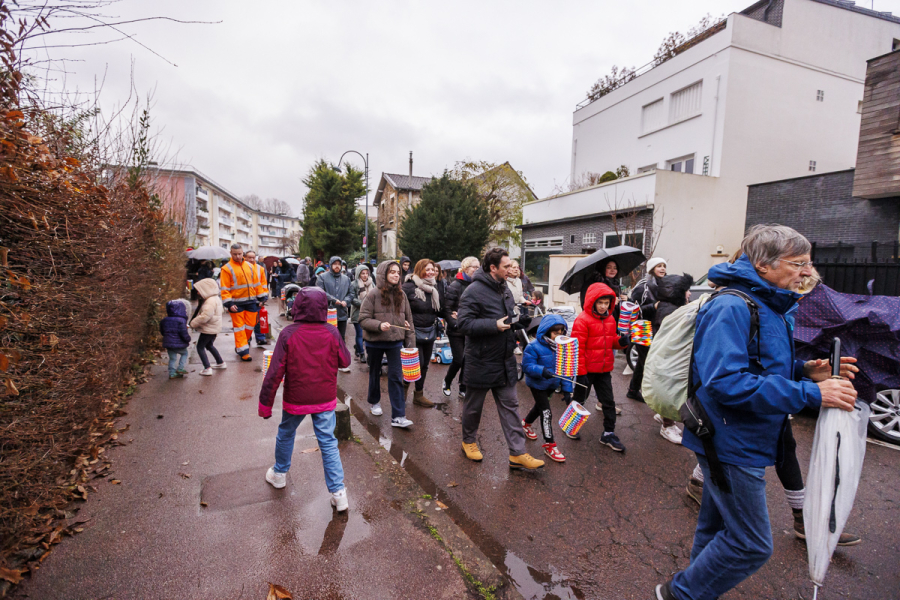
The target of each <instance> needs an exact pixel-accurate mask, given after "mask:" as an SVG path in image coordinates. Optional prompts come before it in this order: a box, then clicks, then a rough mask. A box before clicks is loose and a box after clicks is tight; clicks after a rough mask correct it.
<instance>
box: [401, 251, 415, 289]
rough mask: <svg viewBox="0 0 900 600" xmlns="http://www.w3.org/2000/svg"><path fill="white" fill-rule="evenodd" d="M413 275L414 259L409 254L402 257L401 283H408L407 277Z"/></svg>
mask: <svg viewBox="0 0 900 600" xmlns="http://www.w3.org/2000/svg"><path fill="white" fill-rule="evenodd" d="M410 275H412V261H411V260H409V257H408V256H401V257H400V285H403V284H404V283H406V279H407V277H409V276H410Z"/></svg>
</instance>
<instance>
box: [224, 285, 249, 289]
mask: <svg viewBox="0 0 900 600" xmlns="http://www.w3.org/2000/svg"><path fill="white" fill-rule="evenodd" d="M248 287H250V286H249V285H247V284H244V285H236V286H234V287H230V288H228V289H229V290H243V289H246V288H248Z"/></svg>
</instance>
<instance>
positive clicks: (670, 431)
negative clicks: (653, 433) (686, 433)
mask: <svg viewBox="0 0 900 600" xmlns="http://www.w3.org/2000/svg"><path fill="white" fill-rule="evenodd" d="M653 420H654V421H656V422H657V423H659V435H661V436H662V438H663V439H664V440H666V441H667V442H672V443H673V444H681V430H680V429H678V426H677V425H670V426H669V427H666V425H665V421H663V418H662V417H661V416H660V415H658V414H656V415H653Z"/></svg>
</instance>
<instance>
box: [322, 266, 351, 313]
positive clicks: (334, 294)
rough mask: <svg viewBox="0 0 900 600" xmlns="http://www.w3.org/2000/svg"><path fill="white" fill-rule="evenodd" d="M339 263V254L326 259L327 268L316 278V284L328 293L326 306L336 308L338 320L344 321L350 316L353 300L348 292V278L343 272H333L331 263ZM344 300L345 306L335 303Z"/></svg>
mask: <svg viewBox="0 0 900 600" xmlns="http://www.w3.org/2000/svg"><path fill="white" fill-rule="evenodd" d="M335 262H338V263H340V262H341V257H340V256H332V257H331V260H330V261H328V270H327V271H325V272H324V273H322V274H320V275H319V276H318V277H317V278H316V286H317V287H318V288H319V289H321V290H322V291H324V292H325V294H327V295H328V308H336V309H337V319H338V321H346V320H347V318H348V317H349V316H350V302H351V300H353V298H352V295H351V294H350V278H349V277H347V276H346V275H344V274H343V273H335V272H334V271H332V270H331V265H333V264H334V263H335ZM338 300H340V301H342V302H346V303H347V306H346V307H345V306H341V305H340V304H337V301H338Z"/></svg>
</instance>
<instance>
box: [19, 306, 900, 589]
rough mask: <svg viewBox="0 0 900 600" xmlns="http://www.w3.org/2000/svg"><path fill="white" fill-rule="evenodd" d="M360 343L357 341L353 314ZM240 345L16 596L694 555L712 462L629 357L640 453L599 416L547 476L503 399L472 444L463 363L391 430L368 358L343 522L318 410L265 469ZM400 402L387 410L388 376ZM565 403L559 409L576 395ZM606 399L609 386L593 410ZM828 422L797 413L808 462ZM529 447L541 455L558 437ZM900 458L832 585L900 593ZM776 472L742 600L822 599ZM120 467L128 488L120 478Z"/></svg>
mask: <svg viewBox="0 0 900 600" xmlns="http://www.w3.org/2000/svg"><path fill="white" fill-rule="evenodd" d="M273 304H274V303H270V307H269V308H270V315H274V313H275V310H274V305H273ZM275 322H276V323H278V324H279V326H283V325H284V324H285V322H284V320H283V319H280V318H276V319H275ZM347 340H348V342H349V343H348V346H350V347H352V344H353V333H352V327H351V328H350V330H349V331H348V332H347ZM232 343H233V342H232V339H231V337H230V335H222V336H220V337H219V339H218V340H217V343H216V345H217V347H218V348H219V349H220V351H222V350H224V351H223V352H222V355H223V356H224V357H225V358H226V360H227V361H229V369H228V370H226V371H224V372H216V373H215V375H214V376H213V377H200V376H198V375H197V373H198V372H199V369H200V365H199V364H198V363H197V362H195V361H196V357H193V356H192V363H191V367H190V370H191V371H192V373H191V374H190V375H189V376H188V377H187V378H186V379H184V380H175V381H169V380H168V379H167V378H166V376H165V366H164V365H160V366H156V367H154V369H153V373H154V377H153V378H152V379H151V381H150V382H148V383H147V384H144V385H143V386H141V387H140V391H139V392H138V393H137V394H136V395H135V396H134V398H133V399H132V401H131V403H130V404H129V407H128V411H129V414H128V415H127V416H126V417H123V419H122V420H121V424H122V425H123V426H124V424H125V423H130V425H131V429H130V430H129V432H128V433H126V434H124V435H123V436H122V437H124V438H125V441H129V440H130V443H129V444H128V445H126V446H123V447H120V448H114V449H112V450H110V456H111V457H112V459H113V468H114V473H113V475H112V476H111V477H109V478H107V479H106V480H103V479H100V480H96V481H95V482H94V484H95V485H96V486H97V487H98V493H95V494H91V495H90V496H89V498H88V500H87V502H86V503H84V504H83V508H82V509H81V511H80V513H79V516H78V519H79V520H84V519H85V518H90V519H91V520H90V521H89V522H88V524H87V528H86V530H85V531H84V532H83V533H81V534H79V535H77V536H75V537H74V538H71V539H67V540H65V541H64V542H63V543H61V544H59V545H58V546H56V548H55V550H54V552H52V553H51V554H50V556H49V557H48V558H47V560H45V561H44V562H43V565H42V568H41V569H40V570H39V571H38V572H37V573H36V574H35V575H34V576H33V577H32V579H30V580H29V581H27V582H25V583H23V584H22V585H20V586H19V587H18V588H17V589H16V590H15V592H14V596H13V597H18V598H26V597H27V598H73V599H82V598H83V599H88V598H91V599H92V598H175V597H200V596H202V597H209V598H229V599H232V598H263V597H264V596H265V593H266V591H267V589H268V586H267V582H272V583H275V584H278V585H281V586H284V587H285V588H287V589H289V590H290V591H291V592H293V594H294V598H317V599H318V598H335V599H337V598H346V599H349V598H366V599H372V598H376V599H380V598H403V599H405V598H454V599H456V598H463V599H464V598H478V597H485V596H486V595H485V594H484V591H485V590H489V593H492V594H493V595H495V596H496V597H497V598H526V599H529V600H530V599H547V600H559V599H578V600H584V599H613V598H615V599H620V598H629V599H630V598H635V599H641V600H648V599H650V598H653V591H652V590H653V588H654V586H655V585H656V584H657V583H662V582H663V581H665V580H666V579H668V578H669V577H670V576H671V574H672V573H673V572H675V571H677V570H679V569H683V568H685V567H686V566H687V565H688V562H689V561H688V557H689V554H690V549H691V543H692V538H693V533H694V528H695V526H696V518H697V512H698V507H697V505H696V504H695V503H694V502H693V501H692V500H690V499H688V497H687V495H686V493H685V485H686V483H687V480H688V477H689V475H690V473H691V471H692V469H693V466H694V464H695V460H694V457H693V455H692V453H691V452H690V451H688V450H687V449H685V448H683V447H681V446H676V445H673V444H671V443H669V442H667V441H665V440H663V439H662V438H661V437H660V436H659V433H658V432H659V426H658V425H657V424H656V423H655V422H654V421H653V413H652V412H651V411H650V409H648V408H647V407H646V406H645V405H643V404H640V403H637V402H633V401H631V400H627V399H625V389H626V386H627V383H628V380H629V377H627V376H623V375H621V372H622V370H623V368H624V364H623V362H621V361H620V362H619V363H618V364H617V367H616V372H615V374H614V376H613V389H614V393H615V397H616V400H617V402H618V403H619V405H620V406H621V408H622V409H623V414H622V415H621V416H620V417H619V421H618V424H617V428H616V431H617V433H618V435H619V437H620V438H621V440H622V442H623V443H624V444H625V445H626V447H627V451H626V452H625V453H624V454H618V453H614V452H613V451H612V450H610V449H608V448H607V447H605V446H601V445H600V444H599V442H598V439H599V436H600V433H601V429H602V423H601V420H600V419H599V418H597V417H594V418H593V419H592V420H590V421H588V423H587V424H586V425H585V427H584V429H583V430H582V439H581V440H580V441H574V440H569V439H567V438H566V437H564V436H563V435H562V434H561V433H559V434H558V435H556V441H557V443H558V445H559V447H560V449H561V450H562V452H563V453H564V454H565V455H566V457H567V458H568V460H567V462H566V463H564V464H557V463H552V462H550V461H549V460H548V461H547V465H546V466H545V467H544V468H543V469H542V470H540V471H538V472H534V473H523V472H519V471H510V470H509V468H508V466H507V464H506V462H507V460H506V457H507V450H506V445H505V442H504V441H503V436H502V432H501V431H500V427H499V423H498V420H497V417H496V416H495V412H494V410H493V408H492V406H493V404H492V403H491V401H490V400H488V401H487V402H486V403H485V412H484V416H483V419H482V425H481V430H480V433H479V440H478V441H479V445H480V447H481V448H482V451H483V452H484V454H485V460H484V461H483V462H481V463H472V462H470V461H468V460H467V459H466V458H465V457H464V456H463V454H462V451H461V449H460V442H461V431H460V427H461V426H460V420H459V419H460V414H461V402H460V401H459V400H458V399H457V397H456V383H454V386H453V395H452V396H451V397H450V398H445V397H444V396H443V395H442V394H441V393H440V380H441V378H442V377H443V375H444V373H445V372H446V369H447V366H446V365H435V364H432V365H430V368H429V372H428V376H427V380H426V387H425V390H426V395H427V396H428V397H429V398H431V399H432V400H434V401H436V402H442V404H441V405H440V406H439V407H437V408H435V409H424V408H421V407H417V406H414V405H413V404H412V398H411V396H412V393H411V392H410V393H409V395H408V398H407V405H408V408H407V416H408V417H409V418H410V419H411V420H412V421H414V425H413V426H412V427H411V428H409V429H407V430H402V429H396V428H391V427H390V423H389V421H390V418H389V414H390V411H387V412H386V414H385V415H383V416H381V417H375V416H373V415H371V414H370V413H369V412H368V410H367V407H368V405H367V404H366V402H365V397H366V392H367V387H368V373H366V372H364V371H363V368H362V366H361V365H359V364H357V363H355V362H354V364H353V366H352V371H351V372H350V373H346V374H345V373H340V374H339V378H338V385H339V392H338V394H339V398H340V399H342V400H344V401H345V402H346V403H348V404H349V405H350V408H351V411H352V413H353V415H354V417H355V418H354V419H353V427H354V434H355V438H356V440H357V441H351V442H343V443H342V444H341V456H342V460H343V464H344V469H345V472H346V474H347V488H348V492H349V496H350V511H349V512H348V513H347V514H346V515H345V516H342V515H338V514H337V513H334V512H333V511H332V509H331V507H330V505H329V503H328V493H327V490H326V488H325V485H324V477H323V474H322V467H321V459H320V457H319V455H318V452H316V451H315V450H314V449H315V447H316V442H315V438H314V436H313V434H312V430H311V426H310V425H308V422H307V423H304V425H303V426H302V427H301V428H300V429H299V430H298V438H297V444H296V448H295V453H294V459H293V461H294V462H293V465H292V468H291V472H290V475H289V482H290V483H289V485H288V487H287V488H285V489H284V490H274V489H272V488H271V487H270V486H268V484H266V483H265V482H264V479H263V477H264V473H265V470H266V468H267V467H268V466H269V465H270V464H271V463H272V453H273V448H274V437H275V428H276V425H277V422H278V414H277V411H276V414H275V415H274V417H273V418H272V419H270V420H263V419H260V418H259V417H257V416H256V403H257V400H256V398H257V393H258V390H259V385H260V383H261V374H260V373H259V372H257V369H258V368H259V367H260V362H259V361H258V360H257V361H254V362H253V363H250V364H240V363H236V362H234V361H235V360H236V358H237V357H236V356H235V354H234V352H233V350H232V348H231V346H232ZM270 347H271V346H270ZM252 352H253V353H254V356H255V357H260V356H261V354H262V352H261V351H260V350H256V349H253V350H252ZM518 392H519V400H520V413H521V414H523V415H524V414H525V412H526V411H527V410H528V409H530V407H531V395H530V393H529V391H528V389H527V387H525V385H524V383H520V384H519V387H518ZM382 398H383V402H384V406H385V407H387V406H388V403H387V389H386V380H385V378H382ZM558 398H559V397H558V396H556V397H554V399H553V400H552V403H551V406H552V408H553V411H554V417H555V418H558V417H559V415H561V414H562V410H563V408H564V405H563V403H562V402H561V401H560V400H559V399H558ZM594 404H595V399H594V397H593V395H592V396H591V398H590V400H589V401H588V403H587V407H588V409H589V410H590V411H591V412H594ZM279 406H280V402H278V401H276V409H277V408H278V407H279ZM814 419H815V417H814V416H810V415H798V416H797V417H796V418H795V420H794V422H793V426H794V435H795V437H796V439H797V442H798V453H799V457H800V462H801V466H802V467H803V470H804V472H805V471H806V465H807V464H808V459H809V449H810V446H811V443H812V436H813V432H814V428H815V420H814ZM557 431H558V430H557ZM526 443H527V444H528V449H529V451H530V452H531V453H532V454H533V455H534V456H537V457H540V456H541V447H540V444H541V441H540V440H538V441H528V442H526ZM898 462H900V452H898V450H897V449H896V448H893V447H886V446H880V445H873V444H870V445H869V446H868V448H867V456H866V461H865V466H864V470H863V475H862V480H861V483H860V486H859V492H858V494H857V500H856V504H855V507H854V511H853V513H852V514H851V517H850V522H849V524H848V526H847V530H848V531H853V532H854V533H857V534H859V535H861V536H862V537H863V543H862V544H861V545H859V546H856V547H852V548H840V549H838V550H837V551H836V552H835V554H834V558H833V561H832V564H831V567H830V569H829V572H828V576H827V578H826V585H825V587H824V588H823V590H821V591H820V595H819V597H820V598H826V597H827V598H837V597H843V598H898V597H900V594H898V592H897V590H898V589H900V570H898V568H897V565H900V536H898V535H897V531H898V527H897V523H898V522H900V477H898V469H897V465H898ZM769 471H770V472H769V473H768V476H767V479H768V483H769V485H768V490H767V493H768V500H769V502H768V504H769V511H770V515H771V523H772V533H773V538H774V545H775V554H774V556H773V557H772V559H771V560H770V561H769V562H768V563H767V564H766V565H765V566H764V567H763V568H762V569H761V570H760V571H759V572H758V573H757V574H755V575H754V576H753V577H751V578H749V579H748V580H747V581H745V582H744V583H742V584H741V585H740V586H738V587H737V588H736V589H735V590H733V591H732V592H730V593H728V594H726V595H725V596H723V598H725V599H727V600H734V599H738V598H745V599H751V598H752V599H760V598H771V599H775V598H791V599H798V598H811V597H812V591H813V586H812V584H811V583H810V581H809V579H808V567H807V560H806V548H805V545H804V544H803V543H802V542H801V541H799V540H797V539H796V538H795V537H794V535H793V532H792V520H791V514H790V510H789V508H788V506H787V503H786V502H785V500H784V495H783V492H782V490H781V487H780V484H779V483H778V480H777V477H776V476H775V473H774V469H770V470H769ZM113 477H114V478H116V479H119V480H121V481H122V483H121V484H119V485H112V484H110V483H109V481H108V479H112V478H113ZM201 502H205V503H206V506H203V505H201ZM457 561H458V563H457ZM458 564H459V565H462V566H461V567H460V566H458ZM479 584H480V585H481V588H480V591H479Z"/></svg>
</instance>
